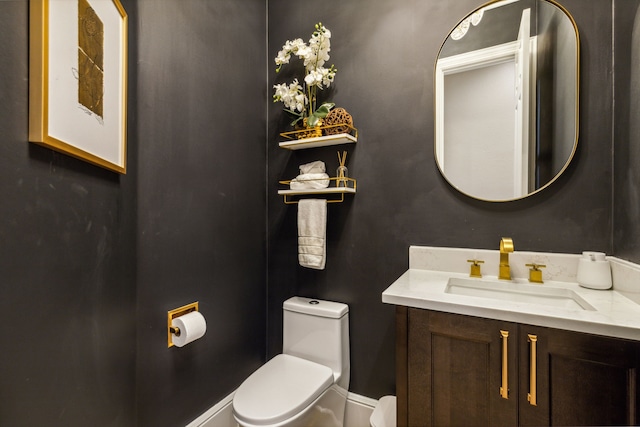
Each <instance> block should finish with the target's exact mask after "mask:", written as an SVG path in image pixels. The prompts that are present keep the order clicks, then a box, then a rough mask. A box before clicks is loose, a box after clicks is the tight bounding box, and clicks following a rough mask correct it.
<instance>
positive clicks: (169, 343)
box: [167, 301, 200, 348]
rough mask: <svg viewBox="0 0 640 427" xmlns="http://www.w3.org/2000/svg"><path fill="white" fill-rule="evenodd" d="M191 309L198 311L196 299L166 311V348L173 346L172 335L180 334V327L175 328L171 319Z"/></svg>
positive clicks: (189, 311)
mask: <svg viewBox="0 0 640 427" xmlns="http://www.w3.org/2000/svg"><path fill="white" fill-rule="evenodd" d="M192 311H200V310H199V309H198V301H196V302H193V303H191V304H187V305H184V306H182V307H180V308H174V309H173V310H170V311H167V348H169V347H173V345H174V344H173V336H174V335H175V336H177V337H179V336H180V328H177V327H175V326H173V325H172V324H171V321H172V320H173V319H175V318H177V317H180V316H184V315H185V314H187V313H191V312H192Z"/></svg>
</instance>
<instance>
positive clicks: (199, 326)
mask: <svg viewBox="0 0 640 427" xmlns="http://www.w3.org/2000/svg"><path fill="white" fill-rule="evenodd" d="M171 326H175V327H176V328H179V329H180V336H176V334H173V337H172V339H171V340H172V341H173V344H174V345H176V346H178V347H183V346H185V345H187V344H189V343H190V342H192V341H195V340H197V339H198V338H201V337H202V336H203V335H204V333H205V332H207V321H206V320H204V316H203V315H202V314H200V312H199V311H192V312H191V313H188V314H185V315H184V316H180V317H176V318H175V319H173V320H171Z"/></svg>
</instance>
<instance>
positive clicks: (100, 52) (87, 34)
mask: <svg viewBox="0 0 640 427" xmlns="http://www.w3.org/2000/svg"><path fill="white" fill-rule="evenodd" d="M103 97H104V24H103V23H102V21H101V20H100V18H99V17H98V15H97V14H96V12H95V10H94V9H93V8H92V7H91V5H90V4H89V1H88V0H78V102H79V103H80V104H81V105H83V106H84V107H85V108H87V109H88V110H90V111H91V112H93V113H94V114H96V115H98V116H100V118H103Z"/></svg>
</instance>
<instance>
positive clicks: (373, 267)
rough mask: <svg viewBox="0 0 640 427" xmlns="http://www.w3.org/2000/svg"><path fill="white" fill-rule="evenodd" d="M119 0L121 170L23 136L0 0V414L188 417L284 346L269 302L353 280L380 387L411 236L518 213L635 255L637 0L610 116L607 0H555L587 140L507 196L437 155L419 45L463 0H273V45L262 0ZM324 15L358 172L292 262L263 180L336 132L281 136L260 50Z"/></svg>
mask: <svg viewBox="0 0 640 427" xmlns="http://www.w3.org/2000/svg"><path fill="white" fill-rule="evenodd" d="M123 3H124V5H125V8H126V9H127V11H128V12H129V15H130V22H131V25H130V30H131V34H132V38H131V52H130V58H131V59H130V64H129V65H130V102H129V111H130V116H129V124H130V129H129V159H128V160H129V173H128V174H127V175H126V176H118V175H116V174H113V173H111V172H107V171H105V170H102V169H100V168H97V167H94V166H91V165H89V164H87V163H84V162H81V161H78V160H74V159H72V158H70V157H68V156H65V155H62V154H57V153H54V152H52V151H50V150H48V149H45V148H42V147H38V146H35V145H33V144H29V143H27V142H26V141H27V127H28V119H27V114H28V105H27V96H28V2H27V0H9V1H6V0H4V1H0V41H1V43H0V77H1V78H0V99H1V100H2V102H0V141H1V142H2V143H1V144H0V153H1V154H2V155H1V156H0V194H1V195H2V203H0V217H1V218H3V220H2V221H1V222H0V241H1V242H2V243H1V245H0V247H1V248H2V252H1V254H2V256H0V271H1V272H2V280H1V281H0V292H1V294H0V295H1V296H2V297H1V298H0V313H2V315H1V316H2V317H1V318H2V320H3V321H4V322H3V324H9V323H11V324H12V327H11V329H10V332H9V333H8V334H9V335H11V336H13V337H17V338H15V341H13V342H11V343H5V345H3V346H2V355H1V356H0V425H2V426H5V425H7V426H29V427H30V426H33V425H47V426H85V425H88V424H91V425H99V426H134V425H138V426H154V427H155V426H165V425H166V426H175V425H182V424H185V423H186V422H188V421H190V420H192V419H193V418H195V417H196V416H197V415H198V414H200V413H201V412H202V411H204V410H205V409H207V408H208V407H210V406H211V405H213V404H214V403H216V402H217V401H219V400H220V399H221V398H223V397H224V396H225V395H227V394H228V393H229V392H231V391H232V390H233V389H234V388H235V387H236V386H237V385H238V384H239V383H240V382H241V381H242V380H243V379H244V378H245V377H246V376H247V375H248V374H249V373H250V372H251V371H252V370H253V369H254V368H255V367H257V366H258V365H259V364H260V363H261V362H262V361H264V349H265V345H266V348H267V350H268V355H269V356H270V355H273V354H275V353H277V352H279V350H280V346H281V326H282V323H281V304H282V301H283V300H284V299H285V298H287V297H288V296H290V295H294V294H300V295H308V296H315V297H320V298H327V299H335V300H338V301H344V302H347V303H349V305H350V307H351V320H352V323H351V333H352V346H351V349H352V361H353V369H352V387H351V389H352V390H353V391H355V392H356V393H360V394H363V395H366V396H370V397H379V396H381V395H382V394H387V393H392V392H393V391H394V381H395V378H394V374H393V362H394V360H393V359H394V332H393V329H394V324H393V307H389V306H386V305H383V304H382V303H381V302H380V293H381V292H382V290H383V289H384V288H386V286H388V284H389V283H391V282H392V281H393V280H394V279H395V278H396V277H397V276H398V275H400V274H401V273H402V272H403V271H404V270H405V269H406V268H407V246H408V245H410V244H421V245H437V246H469V247H479V248H490V249H491V248H496V247H497V244H498V241H499V238H500V237H501V236H503V235H509V236H511V237H513V238H514V241H515V244H516V250H549V251H553V252H572V253H575V252H579V251H581V250H583V249H595V250H604V251H607V252H609V253H611V252H612V250H613V247H614V246H613V243H612V236H614V237H615V249H616V254H617V255H621V256H623V257H627V258H628V259H632V260H635V261H636V262H638V261H640V246H639V245H638V243H637V241H638V239H637V236H638V234H640V230H638V227H637V224H636V218H637V205H638V202H637V201H638V197H639V196H638V195H637V194H636V193H637V191H636V188H637V187H638V178H637V176H636V175H637V174H635V175H634V173H633V170H634V168H633V165H634V164H635V163H637V162H636V161H634V159H638V158H639V157H640V155H639V154H638V153H635V151H637V147H636V146H637V145H638V135H636V134H635V133H636V131H635V130H634V128H633V126H632V124H631V120H630V119H629V117H630V114H634V113H633V111H637V110H638V107H637V105H636V104H637V102H638V99H640V97H639V96H636V94H635V92H636V89H634V88H635V87H636V86H637V85H633V83H631V84H630V85H627V82H628V81H629V79H631V75H632V73H631V70H632V69H633V70H637V69H638V68H639V66H638V64H637V63H638V61H637V59H638V52H635V51H634V52H635V53H633V56H632V55H631V53H630V52H632V45H633V44H634V43H635V44H637V37H638V36H637V33H638V30H637V29H636V30H635V31H636V32H635V33H634V34H635V35H634V38H632V39H631V38H630V35H631V32H630V31H631V30H632V29H633V26H634V24H635V20H636V18H635V16H636V11H637V4H638V2H637V0H615V6H616V15H615V17H616V21H615V23H616V33H615V35H616V49H617V50H616V57H617V60H616V69H615V72H616V99H619V100H620V102H619V104H617V105H616V111H615V112H616V114H615V117H616V121H615V125H616V126H615V127H614V126H613V125H612V119H611V117H612V113H613V109H612V99H613V96H612V94H613V92H612V90H611V87H612V84H613V77H612V76H613V71H614V70H613V69H612V61H611V35H612V28H611V22H612V20H611V19H612V16H611V1H610V0H596V1H590V2H589V5H588V6H589V7H586V6H585V5H584V4H585V2H581V1H579V0H566V1H563V4H565V5H566V6H567V8H568V9H569V11H570V12H571V13H572V14H573V16H574V17H575V18H576V21H577V23H578V26H579V28H580V36H581V41H582V60H581V79H582V81H581V117H582V121H581V127H580V132H581V134H580V135H581V136H580V146H579V149H578V153H577V155H576V159H575V162H574V163H573V164H572V166H571V167H570V168H569V170H568V171H567V172H566V174H565V175H564V176H563V177H562V178H561V179H560V180H559V181H558V182H556V183H555V184H554V185H553V186H552V187H551V188H549V189H548V190H545V191H544V192H542V193H541V194H538V195H535V196H533V197H531V198H529V199H526V200H522V201H519V202H513V203H506V204H488V203H482V202H477V201H474V200H470V199H468V198H465V197H464V196H462V195H459V194H457V193H456V192H455V191H454V190H452V189H451V188H450V187H448V185H447V184H446V182H445V181H444V180H443V179H442V178H441V177H440V175H439V174H438V172H437V168H436V167H435V163H434V159H433V155H432V153H433V149H432V144H433V137H432V135H433V108H432V99H433V93H432V78H433V75H432V70H433V62H434V60H435V56H436V54H437V52H438V49H439V48H440V45H441V43H442V39H443V36H444V34H445V33H447V32H448V31H449V30H450V29H451V28H453V26H454V25H455V24H456V23H457V21H458V19H459V18H460V17H461V16H463V15H464V14H465V13H466V12H468V11H469V10H471V9H472V8H474V7H476V6H477V4H476V3H475V2H474V1H472V0H458V1H456V2H443V1H439V0H427V1H425V0H421V1H418V0H411V1H407V2H396V1H392V0H350V1H349V2H339V1H337V0H328V1H326V2H323V3H321V4H317V5H315V9H314V10H315V11H316V12H314V13H312V14H311V13H309V9H308V7H307V6H306V5H305V4H302V3H299V2H296V1H291V0H289V1H285V0H272V1H271V2H270V3H269V13H268V17H269V19H270V22H272V24H271V26H270V29H269V33H270V42H269V47H268V49H267V52H266V58H265V52H264V46H265V41H264V37H265V36H264V35H265V32H266V28H265V19H264V17H265V14H266V13H267V12H266V8H265V5H264V4H259V3H260V2H255V1H251V0H233V1H232V0H229V1H217V2H211V1H206V0H188V1H177V0H175V1H169V0H164V1H162V2H157V1H156V0H140V1H136V0H127V1H123ZM159 4H160V5H161V6H159ZM336 11H339V12H336ZM282 16H286V17H287V19H286V25H285V24H283V23H282V22H283V21H282ZM317 21H322V22H324V23H325V24H326V25H327V26H328V27H329V28H330V29H331V30H332V31H333V34H334V39H333V50H332V52H331V53H332V62H334V63H335V64H336V66H337V67H338V69H339V73H338V75H337V77H336V83H335V86H334V89H333V90H332V95H333V96H332V99H334V100H335V101H336V102H337V103H338V105H339V106H342V107H345V108H347V109H348V110H349V111H350V112H351V113H352V114H353V116H354V117H355V120H356V125H357V127H358V128H359V130H360V142H359V143H358V145H357V146H356V147H348V150H349V159H348V164H349V170H350V173H351V175H353V176H354V177H356V178H357V179H358V189H359V192H358V194H357V195H356V196H354V197H353V198H351V199H350V200H349V201H347V202H346V203H343V204H339V205H330V208H329V223H328V238H329V242H328V243H329V245H328V256H329V258H328V262H327V269H326V270H325V271H313V270H307V269H302V268H300V267H297V257H296V242H295V238H296V226H295V221H296V219H295V212H296V210H295V207H293V206H285V205H284V204H283V203H282V200H281V199H280V198H278V197H277V195H276V194H275V193H276V186H277V185H276V181H277V180H278V179H280V178H291V177H292V176H293V175H294V174H295V172H296V168H297V166H298V165H299V164H300V163H303V162H305V161H308V160H314V159H316V158H318V159H323V160H325V161H326V162H327V165H328V166H329V168H330V169H332V168H335V166H336V163H337V157H336V155H335V151H337V150H336V149H318V150H308V151H305V152H295V153H291V152H287V151H284V150H280V149H278V148H277V144H276V142H277V134H278V132H279V131H281V130H284V129H285V125H286V120H284V119H283V118H282V113H281V110H280V108H279V107H280V106H279V105H273V106H270V108H269V113H268V123H265V122H264V117H265V114H264V111H265V109H266V106H267V105H268V104H269V105H270V102H269V100H268V98H269V97H270V96H271V85H272V84H273V82H274V81H275V74H274V72H273V62H272V60H273V57H274V56H275V54H276V53H277V51H278V50H279V48H280V46H281V44H282V43H284V41H285V40H286V39H291V38H294V37H303V38H305V39H308V37H309V35H310V32H311V30H312V28H313V24H314V23H315V22H317ZM212 23H213V24H212ZM633 40H636V42H633ZM625 58H632V59H631V60H630V64H632V65H625V63H624V62H625ZM267 63H268V66H269V70H270V71H269V72H270V74H269V79H268V81H267V83H266V84H265V81H264V66H265V65H264V64H267ZM625 93H631V94H632V95H631V96H628V97H626V98H625V96H624V94H625ZM625 100H626V101H625ZM623 101H624V102H623ZM633 117H635V116H633ZM267 125H268V135H265V134H264V132H265V130H264V129H265V128H267ZM614 131H615V138H616V141H618V143H617V144H616V146H615V149H616V173H615V183H616V184H615V189H616V195H619V197H618V196H617V197H616V204H615V212H616V214H615V227H614V231H613V232H612V219H613V218H612V213H611V212H612V188H613V187H612V177H613V171H612V148H613V144H612V141H611V140H612V138H611V136H612V134H613V133H614ZM266 137H268V138H266ZM265 139H267V140H268V147H267V153H268V161H267V159H266V158H265V147H264V141H265ZM627 141H629V143H627ZM634 147H636V148H634ZM265 165H267V166H268V171H269V172H268V182H265V179H264V176H265V169H264V168H265ZM265 187H266V188H267V190H268V196H267V197H268V206H269V207H268V215H269V217H268V218H269V221H268V222H267V221H266V218H265V206H264V200H265V195H264V189H265ZM265 224H267V228H266V230H267V232H268V236H269V239H268V243H269V248H268V252H267V253H265V250H264V241H265ZM267 260H268V267H269V275H268V284H267V286H265V283H264V277H265V269H266V267H267V266H266V265H265V264H266V263H267ZM136 271H137V273H138V275H137V278H136ZM194 300H199V301H200V304H201V309H202V311H203V313H204V314H205V316H206V318H207V320H208V332H207V335H206V336H205V337H204V338H203V339H201V340H199V341H197V342H194V343H192V344H190V345H189V346H187V347H184V348H182V349H176V348H173V349H167V348H166V344H165V342H166V341H165V340H166V333H165V329H164V328H165V319H166V311H167V310H170V309H172V308H175V307H177V306H180V305H182V304H185V303H189V302H192V301H194ZM136 301H137V304H136ZM265 301H267V303H268V306H267V307H268V313H266V312H265ZM265 318H266V319H267V321H268V328H267V331H266V334H265V325H264V321H265ZM136 335H137V338H138V340H137V342H138V345H137V350H136ZM265 336H266V337H267V340H266V342H265ZM136 353H137V357H136ZM136 367H137V372H136ZM136 400H137V401H136ZM136 408H137V412H138V414H137V415H136Z"/></svg>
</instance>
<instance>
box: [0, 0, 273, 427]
mask: <svg viewBox="0 0 640 427" xmlns="http://www.w3.org/2000/svg"><path fill="white" fill-rule="evenodd" d="M123 5H124V7H125V9H126V10H127V12H128V14H129V20H130V46H129V47H130V52H129V53H130V60H129V95H130V96H129V98H130V101H129V138H128V174H127V175H125V176H119V175H117V174H114V173H111V172H108V171H106V170H104V169H100V168H97V167H95V166H92V165H89V164H87V163H85V162H82V161H79V160H75V159H72V158H70V157H68V156H66V155H63V154H58V153H55V152H53V151H51V150H48V149H46V148H42V147H39V146H36V145H33V144H29V143H28V142H27V130H28V65H29V64H28V29H29V21H28V10H29V7H28V1H27V0H16V1H11V0H10V1H6V0H3V1H0V41H1V43H0V77H1V78H0V99H1V100H2V102H1V103H0V140H1V142H2V143H1V144H0V147H1V148H0V150H1V153H2V155H1V156H0V194H2V203H0V214H1V215H0V216H1V217H2V218H3V220H2V221H1V222H0V241H1V242H2V243H1V248H2V252H1V255H2V256H0V271H1V272H2V280H0V295H1V297H0V313H2V314H1V318H2V320H3V322H2V323H3V325H5V326H6V327H7V328H8V329H7V330H6V334H5V336H6V337H7V339H6V340H5V343H4V345H3V346H2V352H1V353H2V355H1V356H0V425H1V426H12V427H13V426H25V427H31V426H36V425H43V426H44V425H46V426H65V427H68V426H87V425H95V426H127V427H128V426H150V427H159V426H160V427H161V426H171V427H174V426H177V425H185V424H186V423H188V422H190V421H191V420H193V419H194V418H195V417H197V416H198V415H199V414H200V413H202V412H203V411H205V410H206V409H208V408H209V407H211V406H212V405H214V404H215V403H216V402H218V401H219V400H220V399H222V398H223V397H224V396H226V395H227V394H229V393H230V392H231V391H232V390H234V389H235V388H236V387H237V386H238V385H239V384H240V382H241V381H242V380H243V379H244V378H246V377H247V375H249V373H250V372H251V371H252V370H254V369H255V368H256V367H257V366H259V365H260V363H262V362H263V361H264V354H265V336H266V331H265V326H264V323H265V322H264V320H265V318H266V313H265V300H266V295H265V288H266V287H265V277H266V251H265V248H266V245H265V240H266V238H265V224H266V207H265V195H264V192H265V186H266V183H265V166H266V154H265V145H264V141H265V128H266V123H265V110H266V103H267V99H266V95H265V79H264V70H265V63H266V59H265V48H264V39H265V34H266V26H265V15H266V4H265V3H260V2H255V1H251V0H240V1H238V0H229V1H218V2H210V1H206V0H188V1H163V2H162V3H161V7H159V5H160V3H159V2H157V1H155V0H148V1H135V0H126V1H123ZM196 300H198V301H199V302H200V309H201V311H202V313H203V314H204V315H205V317H206V318H207V320H208V332H207V334H206V335H205V337H203V338H202V339H201V340H199V341H197V342H195V343H192V344H190V345H188V346H186V347H184V348H182V349H178V348H172V349H167V344H166V313H167V310H170V309H173V308H176V307H179V306H181V305H183V304H186V303H190V302H193V301H196ZM136 301H137V304H136ZM8 337H11V338H8ZM136 338H137V340H136ZM9 340H11V341H9ZM136 342H137V350H136ZM136 413H137V414H136Z"/></svg>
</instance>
